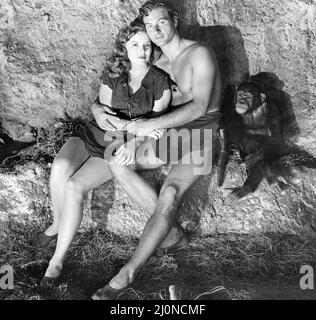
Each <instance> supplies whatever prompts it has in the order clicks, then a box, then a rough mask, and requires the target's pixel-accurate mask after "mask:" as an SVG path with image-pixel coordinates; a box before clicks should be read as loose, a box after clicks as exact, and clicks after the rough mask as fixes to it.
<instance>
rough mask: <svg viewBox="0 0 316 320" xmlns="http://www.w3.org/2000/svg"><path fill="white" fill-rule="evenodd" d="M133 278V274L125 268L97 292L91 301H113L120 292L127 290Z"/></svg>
mask: <svg viewBox="0 0 316 320" xmlns="http://www.w3.org/2000/svg"><path fill="white" fill-rule="evenodd" d="M134 278H135V272H134V271H133V270H131V269H129V268H128V267H126V266H125V267H123V268H122V269H121V270H120V272H119V273H118V274H117V275H116V276H115V277H114V278H112V280H111V281H110V282H109V284H108V285H106V286H105V287H103V288H100V289H99V290H97V292H96V293H95V294H94V295H93V296H92V297H91V298H92V299H93V300H114V299H115V298H116V297H117V296H118V295H119V294H120V293H121V292H123V291H125V290H126V289H127V288H128V286H129V285H130V284H131V283H132V282H133V281H134Z"/></svg>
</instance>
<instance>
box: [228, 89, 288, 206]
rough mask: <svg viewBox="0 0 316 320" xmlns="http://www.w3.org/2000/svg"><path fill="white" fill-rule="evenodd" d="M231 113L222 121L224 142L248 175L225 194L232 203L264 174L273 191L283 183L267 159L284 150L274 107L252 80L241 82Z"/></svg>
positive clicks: (281, 177) (253, 185) (250, 189)
mask: <svg viewBox="0 0 316 320" xmlns="http://www.w3.org/2000/svg"><path fill="white" fill-rule="evenodd" d="M235 101H236V104H235V111H236V112H235V115H234V116H233V117H231V118H230V121H229V123H226V133H227V137H228V143H229V145H230V146H231V147H233V148H235V152H237V154H238V156H239V158H240V161H242V165H243V166H245V168H246V170H247V172H248V177H247V179H246V181H245V183H244V185H243V186H241V187H237V188H235V189H234V190H233V191H232V192H231V193H230V194H229V195H228V197H227V198H226V200H225V203H226V204H232V203H234V202H235V201H237V200H239V199H240V198H242V197H244V196H246V195H247V194H249V193H250V192H253V191H255V190H256V188H257V186H258V185H259V183H260V181H261V180H262V178H263V177H265V178H266V179H267V181H268V183H269V184H270V185H271V186H273V187H274V188H275V189H276V191H278V192H280V191H282V190H283V188H284V187H285V186H286V185H287V181H286V179H285V178H284V177H283V176H282V174H281V170H278V168H274V167H273V166H272V165H271V163H272V162H273V161H274V160H277V159H279V158H280V157H281V156H282V155H284V154H285V152H286V148H287V147H286V144H285V142H284V139H283V137H282V128H281V126H280V119H279V114H278V109H277V108H276V106H275V105H274V104H273V103H271V102H269V100H268V99H267V96H266V95H265V94H264V93H263V92H260V90H259V89H258V88H257V87H256V86H255V85H254V84H252V83H243V84H241V85H240V86H239V87H238V89H237V93H236V97H235Z"/></svg>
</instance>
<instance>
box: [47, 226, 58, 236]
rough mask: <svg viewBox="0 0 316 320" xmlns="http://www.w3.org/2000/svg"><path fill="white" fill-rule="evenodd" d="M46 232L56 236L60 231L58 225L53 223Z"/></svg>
mask: <svg viewBox="0 0 316 320" xmlns="http://www.w3.org/2000/svg"><path fill="white" fill-rule="evenodd" d="M44 233H45V234H46V235H47V236H49V237H52V236H55V235H56V234H57V233H58V226H57V225H55V224H54V223H53V224H51V225H50V226H49V227H48V228H47V229H46V230H45V231H44Z"/></svg>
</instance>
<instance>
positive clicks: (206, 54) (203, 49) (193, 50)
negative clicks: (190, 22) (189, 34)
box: [186, 41, 214, 60]
mask: <svg viewBox="0 0 316 320" xmlns="http://www.w3.org/2000/svg"><path fill="white" fill-rule="evenodd" d="M186 51H187V52H186V53H187V55H189V56H190V57H191V58H194V59H203V60H204V59H210V60H213V58H214V51H213V49H212V48H210V47H209V46H207V45H206V44H204V43H202V42H197V41H192V43H191V44H190V46H188V47H187V49H186Z"/></svg>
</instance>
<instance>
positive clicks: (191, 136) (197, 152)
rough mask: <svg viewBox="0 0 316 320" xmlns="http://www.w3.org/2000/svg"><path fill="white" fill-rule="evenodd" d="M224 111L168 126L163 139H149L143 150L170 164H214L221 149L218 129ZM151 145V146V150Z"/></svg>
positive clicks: (142, 147)
mask: <svg viewBox="0 0 316 320" xmlns="http://www.w3.org/2000/svg"><path fill="white" fill-rule="evenodd" d="M219 121H220V112H214V113H209V114H206V115H204V116H203V117H201V118H199V119H196V120H194V121H192V122H189V123H187V124H185V125H182V126H179V127H176V128H170V129H168V130H165V133H164V135H163V136H162V137H161V138H160V139H159V140H154V139H149V140H148V141H147V143H144V144H143V145H142V146H141V147H140V149H139V151H141V152H144V149H147V150H146V152H148V153H149V154H151V155H154V156H155V157H156V158H158V159H160V160H161V161H162V162H164V163H168V164H190V165H194V166H197V167H199V166H203V165H206V162H208V166H211V165H212V161H214V159H215V157H216V156H217V155H218V152H219V140H218V136H217V130H218V127H219ZM150 149H151V150H150Z"/></svg>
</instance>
